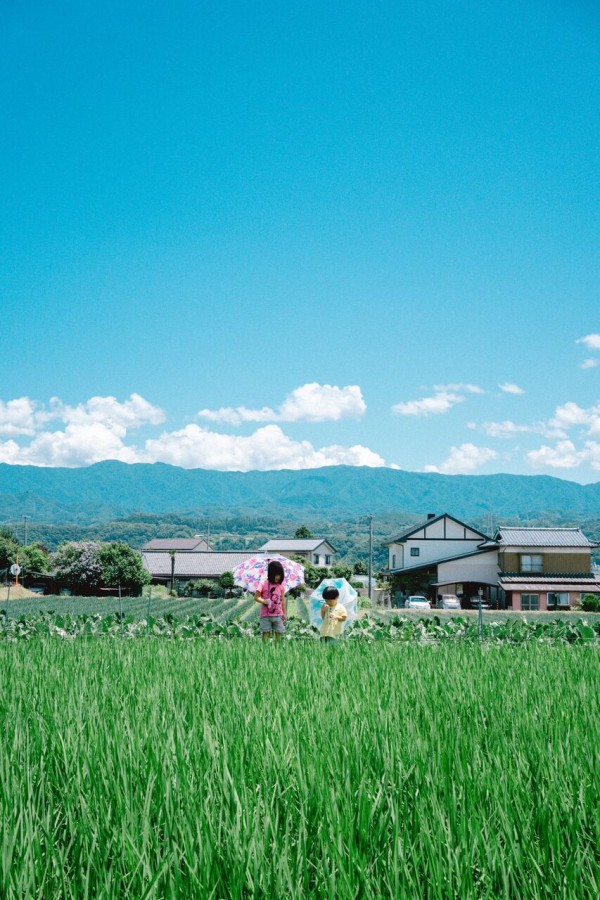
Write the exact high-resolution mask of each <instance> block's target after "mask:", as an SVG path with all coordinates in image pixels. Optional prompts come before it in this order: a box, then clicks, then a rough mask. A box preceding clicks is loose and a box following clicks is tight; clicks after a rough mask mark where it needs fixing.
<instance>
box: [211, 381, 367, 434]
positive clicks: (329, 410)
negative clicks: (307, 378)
mask: <svg viewBox="0 0 600 900" xmlns="http://www.w3.org/2000/svg"><path fill="white" fill-rule="evenodd" d="M366 408H367V406H366V403H365V402H364V400H363V396H362V392H361V389H360V387H359V386H358V385H356V384H349V385H346V387H342V388H340V387H337V386H336V385H331V384H318V383H317V382H311V383H310V384H304V385H302V386H301V387H298V388H296V389H295V390H293V391H292V392H291V393H290V394H288V395H287V397H286V398H285V399H284V401H283V403H282V404H281V406H279V407H278V409H276V410H275V409H272V408H271V407H269V406H263V407H261V408H260V409H249V408H248V407H245V406H236V407H231V406H224V407H221V408H220V409H216V410H211V409H201V410H200V411H199V412H198V416H199V418H201V419H207V420H209V421H211V422H224V423H226V424H228V425H240V424H241V423H242V422H337V421H339V420H340V419H346V418H351V417H354V418H358V417H359V416H362V415H363V414H364V412H365V410H366Z"/></svg>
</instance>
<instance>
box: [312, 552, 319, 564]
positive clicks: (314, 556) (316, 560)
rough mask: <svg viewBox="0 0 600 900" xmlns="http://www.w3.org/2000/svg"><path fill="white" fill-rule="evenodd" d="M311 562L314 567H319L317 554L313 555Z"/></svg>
mask: <svg viewBox="0 0 600 900" xmlns="http://www.w3.org/2000/svg"><path fill="white" fill-rule="evenodd" d="M313 562H314V564H315V566H318V565H319V554H318V553H313Z"/></svg>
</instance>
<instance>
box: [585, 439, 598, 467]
mask: <svg viewBox="0 0 600 900" xmlns="http://www.w3.org/2000/svg"><path fill="white" fill-rule="evenodd" d="M583 453H584V457H585V461H586V462H588V463H589V464H590V466H591V467H592V469H596V470H600V444H599V443H598V442H597V441H586V442H585V446H584V450H583Z"/></svg>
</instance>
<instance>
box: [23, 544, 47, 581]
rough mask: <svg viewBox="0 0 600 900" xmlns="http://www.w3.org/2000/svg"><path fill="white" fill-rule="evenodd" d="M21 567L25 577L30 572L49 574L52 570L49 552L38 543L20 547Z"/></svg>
mask: <svg viewBox="0 0 600 900" xmlns="http://www.w3.org/2000/svg"><path fill="white" fill-rule="evenodd" d="M19 565H20V566H21V568H22V569H23V574H24V575H27V574H28V572H48V571H49V569H50V557H49V554H48V551H47V550H46V549H45V548H44V547H42V545H41V544H38V543H33V544H28V545H27V546H26V547H19Z"/></svg>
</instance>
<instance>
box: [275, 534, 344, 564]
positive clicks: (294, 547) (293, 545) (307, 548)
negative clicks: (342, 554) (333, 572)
mask: <svg viewBox="0 0 600 900" xmlns="http://www.w3.org/2000/svg"><path fill="white" fill-rule="evenodd" d="M260 550H261V552H263V553H279V554H281V556H287V557H292V556H298V557H300V558H301V559H306V560H307V561H308V562H310V563H312V564H313V566H318V567H319V568H323V567H326V566H332V565H333V562H334V554H335V547H332V546H331V544H330V543H329V541H325V540H323V538H276V539H274V540H272V541H267V543H266V544H263V545H262V547H260Z"/></svg>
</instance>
